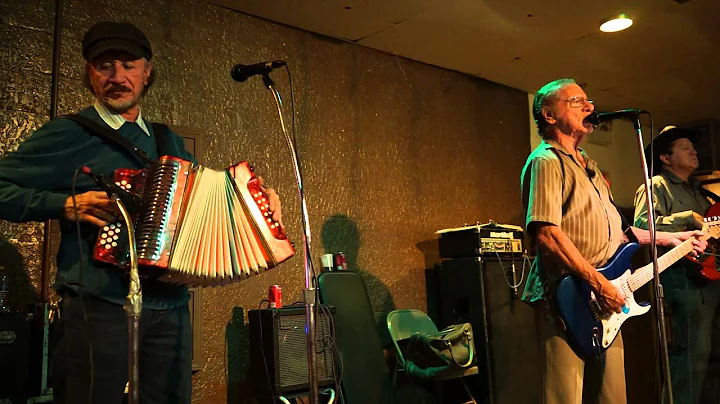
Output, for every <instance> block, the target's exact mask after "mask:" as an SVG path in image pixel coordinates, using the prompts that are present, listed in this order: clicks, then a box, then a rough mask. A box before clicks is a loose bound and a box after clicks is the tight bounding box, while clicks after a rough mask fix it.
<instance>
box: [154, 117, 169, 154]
mask: <svg viewBox="0 0 720 404" xmlns="http://www.w3.org/2000/svg"><path fill="white" fill-rule="evenodd" d="M150 125H151V126H152V128H153V133H154V134H155V143H156V144H157V149H158V156H167V155H169V154H170V150H168V149H169V145H170V135H169V132H170V128H168V127H167V125H165V124H162V123H157V122H152V123H151V124H150Z"/></svg>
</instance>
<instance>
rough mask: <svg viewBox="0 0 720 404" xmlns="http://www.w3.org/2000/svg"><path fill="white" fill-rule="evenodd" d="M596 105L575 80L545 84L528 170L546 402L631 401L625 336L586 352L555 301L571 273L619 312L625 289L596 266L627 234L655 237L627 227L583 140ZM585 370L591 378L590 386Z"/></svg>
mask: <svg viewBox="0 0 720 404" xmlns="http://www.w3.org/2000/svg"><path fill="white" fill-rule="evenodd" d="M593 110H594V107H593V104H592V101H591V100H589V99H588V98H587V95H586V94H585V92H584V91H583V89H582V88H580V86H578V85H577V84H576V83H575V81H574V80H571V79H559V80H555V81H552V82H550V83H548V84H546V85H545V86H543V87H542V88H541V89H540V90H538V92H537V93H536V95H535V99H534V101H533V117H534V118H535V122H536V123H537V126H538V130H539V132H540V136H542V138H543V140H542V142H541V143H540V145H539V146H538V147H537V148H536V149H535V150H534V151H533V152H532V153H531V154H530V156H529V157H528V159H527V162H526V163H525V167H524V168H523V171H522V175H521V188H522V201H523V209H524V210H525V217H526V228H527V232H528V234H529V236H530V245H531V248H533V249H535V250H536V258H535V260H534V261H533V264H532V268H531V271H530V274H529V275H528V280H527V283H526V285H525V290H524V293H523V297H522V299H523V301H525V302H527V303H530V304H531V305H532V306H533V307H534V308H535V309H536V320H537V321H538V326H539V327H538V328H539V330H540V338H541V341H540V346H541V350H542V352H543V360H544V362H543V383H544V385H543V395H544V401H543V402H544V403H546V404H553V403H568V404H570V403H573V404H574V403H579V402H582V400H583V390H586V391H585V393H584V395H585V396H586V397H590V399H591V400H592V401H595V400H598V402H600V403H613V404H615V403H625V402H626V401H627V399H626V394H625V370H624V356H623V341H622V336H621V335H619V336H618V337H617V339H616V340H615V342H614V343H613V344H612V345H611V346H610V348H609V349H608V350H607V351H606V352H605V353H604V354H602V356H601V357H600V360H588V361H585V360H583V359H581V358H580V357H578V356H577V355H576V354H575V352H574V351H573V350H572V348H571V347H570V345H569V343H568V340H567V338H566V335H565V334H564V331H563V328H562V325H561V324H560V321H559V318H558V315H557V306H556V304H557V302H556V301H555V287H556V285H557V281H558V280H559V279H560V277H561V276H563V275H565V274H568V273H570V274H574V275H576V276H577V277H579V278H581V279H582V280H584V281H586V282H587V283H588V284H589V285H590V287H591V288H592V290H593V291H594V293H595V296H596V298H597V302H598V303H599V305H600V307H601V309H602V310H606V311H611V310H612V311H615V312H619V311H620V309H621V308H622V306H623V304H624V299H623V297H621V295H620V292H619V291H618V290H617V288H616V287H615V286H614V285H613V284H612V283H610V282H609V281H608V280H607V279H605V277H604V276H603V275H602V274H601V273H599V272H598V271H597V270H596V268H597V267H599V266H601V265H603V264H605V263H606V262H607V261H608V259H609V258H610V257H611V256H612V255H613V254H614V253H615V250H616V249H617V248H618V247H619V246H620V245H621V243H623V242H624V241H627V239H628V238H630V239H632V240H637V241H639V242H641V243H643V244H648V243H649V242H650V237H649V234H648V232H647V230H641V229H638V228H635V227H626V228H623V227H624V226H623V222H622V220H621V217H620V213H619V212H618V210H617V209H616V208H615V205H614V204H613V202H612V195H611V193H610V188H609V187H608V185H607V183H606V182H605V180H604V179H603V176H602V175H600V170H599V168H598V166H597V163H596V162H595V161H593V160H591V159H590V158H589V157H588V155H587V154H586V153H585V152H584V151H583V150H582V149H581V148H580V143H581V142H582V140H583V139H584V138H585V136H586V135H587V134H589V133H592V131H593V124H592V122H590V120H589V117H590V114H591V113H592V112H593ZM701 234H702V233H700V232H697V231H686V232H682V233H675V234H672V233H664V232H658V234H657V242H658V244H659V245H663V246H668V247H671V246H675V245H677V244H680V242H681V241H682V240H686V239H688V238H690V237H694V236H699V235H701ZM693 243H694V247H695V250H696V251H698V252H700V251H703V250H704V249H705V246H706V245H707V243H706V242H705V241H701V240H698V239H696V240H695V241H694V242H693ZM585 375H587V376H588V377H587V379H586V380H587V381H588V384H587V385H585V386H583V378H584V376H585Z"/></svg>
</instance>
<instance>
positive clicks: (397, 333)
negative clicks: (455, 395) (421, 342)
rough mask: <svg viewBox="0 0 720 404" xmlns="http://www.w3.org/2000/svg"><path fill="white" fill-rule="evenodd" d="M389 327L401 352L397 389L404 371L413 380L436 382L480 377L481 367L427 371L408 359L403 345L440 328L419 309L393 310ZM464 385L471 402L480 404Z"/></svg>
mask: <svg viewBox="0 0 720 404" xmlns="http://www.w3.org/2000/svg"><path fill="white" fill-rule="evenodd" d="M387 327H388V332H389V333H390V337H391V338H392V341H393V345H394V346H395V351H396V353H397V364H396V366H395V370H394V372H393V375H392V383H393V386H395V383H396V380H397V374H398V372H400V371H403V372H405V373H407V374H408V375H411V376H413V377H419V378H423V379H430V380H435V381H442V380H450V379H456V378H461V377H465V376H471V375H476V374H478V367H477V366H471V367H469V368H466V369H459V368H457V367H454V366H449V365H447V366H440V367H425V368H423V367H419V366H418V365H416V364H415V363H414V362H413V361H412V360H409V359H407V358H406V353H405V352H403V349H401V343H403V342H407V341H409V340H410V337H411V336H412V335H413V334H417V333H419V334H422V335H430V334H435V333H437V332H438V328H437V326H436V325H435V323H434V322H433V321H432V319H431V318H430V317H428V315H427V314H425V313H423V312H422V311H420V310H415V309H408V310H393V311H391V312H390V313H388V315H387ZM403 345H405V344H403ZM461 382H462V385H463V387H464V388H465V391H466V392H467V394H468V396H469V398H470V401H469V402H471V403H473V404H476V401H475V398H473V395H472V393H471V392H470V389H469V388H468V386H467V384H466V383H465V381H464V380H461Z"/></svg>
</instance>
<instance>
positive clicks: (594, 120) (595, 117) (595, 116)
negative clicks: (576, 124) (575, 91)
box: [585, 111, 601, 126]
mask: <svg viewBox="0 0 720 404" xmlns="http://www.w3.org/2000/svg"><path fill="white" fill-rule="evenodd" d="M585 119H587V120H588V122H590V123H591V124H593V125H595V126H597V125H600V123H601V121H600V114H599V113H598V112H597V111H593V112H591V113H590V115H588V117H587V118H585Z"/></svg>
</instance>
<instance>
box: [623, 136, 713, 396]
mask: <svg viewBox="0 0 720 404" xmlns="http://www.w3.org/2000/svg"><path fill="white" fill-rule="evenodd" d="M701 134H702V133H701V132H698V131H696V130H692V129H688V128H678V127H675V126H668V127H666V128H665V129H663V130H662V131H661V132H660V134H659V135H658V136H657V137H656V138H655V139H653V141H652V142H651V144H650V145H648V147H647V148H646V149H645V155H646V157H647V161H648V164H651V163H652V166H651V167H652V170H653V171H654V174H655V175H654V176H653V177H652V193H653V209H654V211H655V226H656V228H657V230H658V231H660V230H662V231H671V232H676V231H685V230H693V229H700V228H702V220H703V216H704V215H705V212H707V211H708V208H710V206H711V202H710V201H709V200H708V196H710V197H713V195H712V194H711V193H709V191H707V190H705V189H704V188H702V186H701V185H700V182H699V181H698V180H697V179H695V178H693V177H692V173H693V172H694V171H695V170H696V169H697V168H698V165H699V161H698V155H697V151H696V150H695V146H694V143H695V142H696V141H697V139H698V138H699V137H700V135H701ZM649 170H650V167H648V171H649ZM714 199H716V200H715V202H720V201H718V200H717V196H715V197H714ZM647 220H648V218H647V207H646V195H645V187H644V186H640V188H638V190H637V193H636V194H635V225H636V226H638V227H640V228H644V229H647V227H648V225H647ZM699 267H700V266H699V265H698V264H697V263H694V262H691V261H689V260H680V261H678V262H677V263H675V264H673V265H672V266H671V267H669V268H668V269H667V270H666V271H664V272H663V273H662V274H661V275H660V280H661V282H662V284H663V286H664V291H665V302H666V305H667V306H668V308H667V311H666V312H667V313H669V314H670V315H671V316H672V317H671V318H672V321H671V322H670V324H671V337H670V338H669V341H670V342H669V347H668V348H669V355H670V373H671V377H672V390H673V401H674V402H675V403H676V404H684V403H692V404H695V403H710V402H713V403H715V402H717V401H716V400H717V397H715V398H713V397H712V395H713V390H714V389H718V388H720V386H719V385H718V384H717V382H716V381H715V382H712V381H711V380H713V379H712V377H708V376H712V374H713V373H717V369H718V368H719V366H720V361H719V360H718V359H719V358H718V357H717V356H718V355H715V356H712V355H711V352H712V351H713V350H715V351H718V350H720V310H718V308H719V307H720V282H710V283H708V282H697V281H698V280H699V275H698V273H699V269H701V268H699ZM716 340H717V341H716ZM709 368H710V369H713V368H714V369H715V371H714V372H713V371H711V372H708V369H709ZM713 385H714V386H713ZM703 386H704V388H703Z"/></svg>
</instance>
